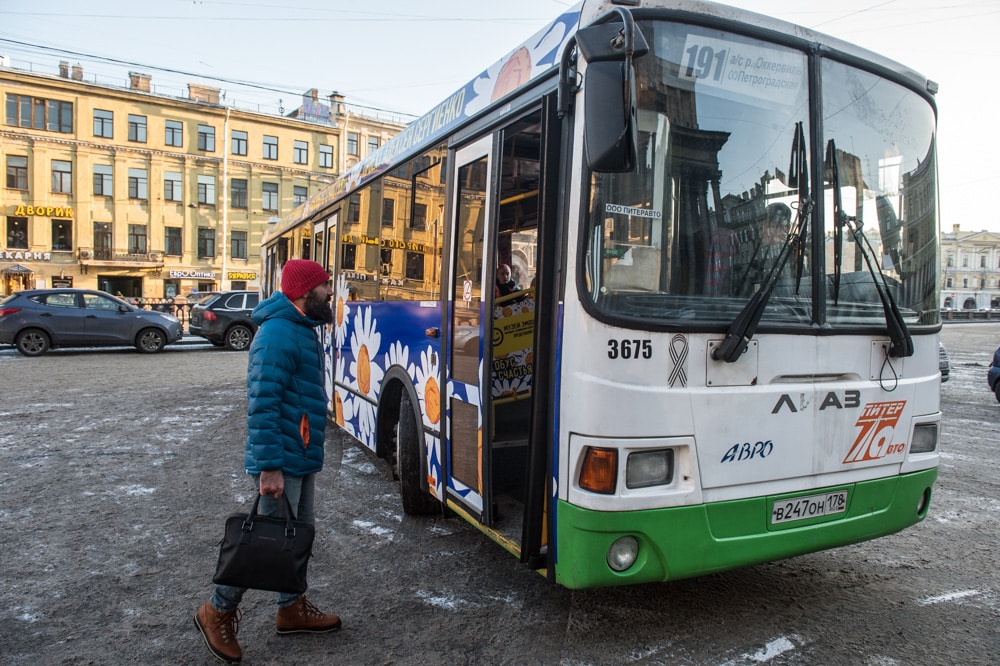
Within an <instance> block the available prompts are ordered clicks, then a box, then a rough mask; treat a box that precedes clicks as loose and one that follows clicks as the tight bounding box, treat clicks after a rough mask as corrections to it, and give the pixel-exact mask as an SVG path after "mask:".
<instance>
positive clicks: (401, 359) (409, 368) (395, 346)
mask: <svg viewBox="0 0 1000 666" xmlns="http://www.w3.org/2000/svg"><path fill="white" fill-rule="evenodd" d="M394 365H398V366H399V367H401V368H403V369H404V370H406V374H408V375H409V376H410V377H413V373H414V372H415V369H414V366H413V364H412V363H410V348H409V347H404V346H403V343H402V342H399V341H398V340H397V341H396V342H393V343H391V344H390V345H389V351H387V352H386V353H385V369H386V370H388V369H389V368H391V367H392V366H394Z"/></svg>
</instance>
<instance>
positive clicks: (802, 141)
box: [712, 122, 813, 363]
mask: <svg viewBox="0 0 1000 666" xmlns="http://www.w3.org/2000/svg"><path fill="white" fill-rule="evenodd" d="M806 159H807V154H806V135H805V131H804V130H803V125H802V123H801V122H798V123H795V134H794V135H793V137H792V153H791V159H790V164H789V168H788V173H789V182H788V184H789V185H790V186H792V187H797V188H798V189H799V205H798V218H797V220H796V224H795V231H793V232H792V233H790V234H788V236H787V237H786V238H785V242H784V244H783V245H782V246H781V251H780V252H779V253H778V259H777V261H775V262H774V265H772V266H771V271H770V272H769V273H768V274H767V279H765V280H764V284H762V285H761V287H760V289H758V290H757V291H756V292H755V293H754V294H753V296H751V297H750V300H749V301H747V304H746V305H744V306H743V309H742V310H740V313H739V314H738V315H737V316H736V319H734V320H733V323H732V324H730V325H729V330H728V331H726V337H725V339H724V340H723V341H722V344H720V345H719V346H718V347H716V348H715V349H714V350H713V351H712V358H713V359H715V360H716V361H725V362H726V363H735V362H736V361H738V360H739V358H740V356H742V355H743V352H745V351H746V349H747V345H748V343H749V342H750V338H752V337H753V334H754V332H755V331H756V330H757V325H758V324H759V323H760V318H761V317H762V316H763V315H764V309H765V308H766V307H767V301H768V300H769V299H770V298H771V294H772V293H773V292H774V287H775V285H776V284H778V276H779V275H781V270H782V269H783V268H784V267H785V262H786V261H788V255H789V252H790V248H792V246H793V245H792V243H793V241H794V246H795V249H796V250H797V257H798V266H797V268H796V278H795V291H796V292H798V289H799V283H800V281H801V280H802V268H803V265H804V263H805V237H806V232H807V230H808V228H809V224H808V221H809V218H810V216H811V215H810V214H811V213H812V207H813V202H812V199H810V198H809V166H808V165H807V163H806ZM754 253H755V255H756V250H755V251H754Z"/></svg>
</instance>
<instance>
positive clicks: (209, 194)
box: [198, 176, 215, 206]
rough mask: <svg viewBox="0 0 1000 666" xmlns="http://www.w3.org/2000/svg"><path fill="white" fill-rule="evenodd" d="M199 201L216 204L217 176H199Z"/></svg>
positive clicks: (207, 204) (211, 204)
mask: <svg viewBox="0 0 1000 666" xmlns="http://www.w3.org/2000/svg"><path fill="white" fill-rule="evenodd" d="M198 203H200V204H205V205H206V206H214V205H215V176H198Z"/></svg>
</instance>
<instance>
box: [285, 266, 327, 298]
mask: <svg viewBox="0 0 1000 666" xmlns="http://www.w3.org/2000/svg"><path fill="white" fill-rule="evenodd" d="M329 281H330V274H329V273H327V272H326V269H325V268H323V267H322V266H320V265H319V264H317V263H316V262H315V261H309V260H308V259H289V260H288V261H286V262H285V266H284V267H283V268H282V269H281V293H283V294H284V295H285V296H287V297H288V300H290V301H294V300H295V299H297V298H301V297H302V296H305V295H306V294H308V293H309V292H310V291H312V290H313V289H315V288H316V287H318V286H320V285H321V284H326V283H327V282H329Z"/></svg>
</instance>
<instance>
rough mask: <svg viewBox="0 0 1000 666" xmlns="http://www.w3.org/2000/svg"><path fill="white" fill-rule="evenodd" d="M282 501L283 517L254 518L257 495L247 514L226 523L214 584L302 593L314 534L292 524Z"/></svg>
mask: <svg viewBox="0 0 1000 666" xmlns="http://www.w3.org/2000/svg"><path fill="white" fill-rule="evenodd" d="M282 497H284V498H285V515H284V516H283V517H281V516H261V515H258V514H257V505H258V504H260V495H257V499H256V500H254V503H253V508H251V509H250V513H248V514H247V513H237V514H233V515H231V516H229V518H227V519H226V533H225V536H223V537H222V542H221V543H220V544H219V563H218V565H216V567H215V576H214V577H213V578H212V581H213V582H214V583H217V584H219V585H232V586H234V587H247V588H252V589H255V590H271V591H273V592H290V593H294V594H302V593H303V592H305V591H306V565H307V564H308V563H309V558H310V557H311V556H312V544H313V538H314V537H315V535H316V531H315V529H314V528H313V526H312V525H310V524H309V523H305V522H302V521H299V520H295V517H294V514H293V513H292V504H291V502H289V501H288V497H287V496H286V495H282Z"/></svg>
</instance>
